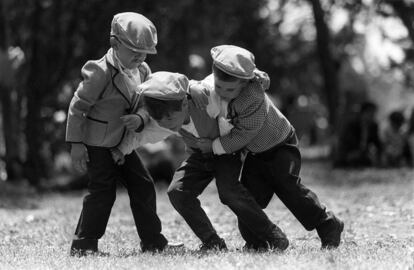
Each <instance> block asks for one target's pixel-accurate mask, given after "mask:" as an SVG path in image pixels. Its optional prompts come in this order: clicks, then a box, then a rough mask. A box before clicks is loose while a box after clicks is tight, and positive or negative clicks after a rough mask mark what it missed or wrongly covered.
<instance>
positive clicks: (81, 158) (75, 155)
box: [70, 143, 89, 173]
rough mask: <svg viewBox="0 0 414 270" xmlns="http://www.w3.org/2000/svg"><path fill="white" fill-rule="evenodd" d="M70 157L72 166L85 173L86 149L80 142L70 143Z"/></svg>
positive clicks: (87, 158) (87, 157)
mask: <svg viewBox="0 0 414 270" xmlns="http://www.w3.org/2000/svg"><path fill="white" fill-rule="evenodd" d="M70 155H71V157H72V164H73V167H74V168H75V169H76V170H77V171H79V172H81V173H85V172H86V170H87V168H88V167H87V164H86V163H87V162H89V156H88V151H87V149H86V147H85V145H83V144H81V143H72V149H71V151H70Z"/></svg>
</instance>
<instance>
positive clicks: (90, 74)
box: [66, 61, 107, 143]
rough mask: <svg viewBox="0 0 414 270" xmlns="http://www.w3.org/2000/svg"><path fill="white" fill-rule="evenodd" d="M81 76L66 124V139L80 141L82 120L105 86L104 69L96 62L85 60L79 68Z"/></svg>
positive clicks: (73, 141)
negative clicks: (80, 68)
mask: <svg viewBox="0 0 414 270" xmlns="http://www.w3.org/2000/svg"><path fill="white" fill-rule="evenodd" d="M81 74H82V77H83V80H82V82H81V83H80V84H79V86H78V88H77V89H76V91H75V94H74V96H73V98H72V100H71V102H70V105H69V110H68V120H67V126H66V141H67V142H70V143H82V142H83V137H84V122H85V119H86V116H87V115H88V113H89V111H90V109H91V108H92V106H93V105H95V103H96V101H97V100H98V99H99V98H100V96H101V95H102V93H103V91H104V90H105V87H106V84H107V82H106V74H105V71H104V70H103V69H102V67H100V66H99V65H98V64H97V63H96V62H93V61H89V62H87V63H86V64H85V65H84V67H83V68H82V70H81Z"/></svg>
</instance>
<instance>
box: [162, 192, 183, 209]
mask: <svg viewBox="0 0 414 270" xmlns="http://www.w3.org/2000/svg"><path fill="white" fill-rule="evenodd" d="M167 194H168V198H169V199H170V202H171V204H172V205H173V206H174V207H175V208H181V207H182V206H183V205H185V201H186V200H187V197H188V195H187V193H185V192H183V191H180V190H178V189H168V191H167Z"/></svg>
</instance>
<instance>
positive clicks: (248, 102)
mask: <svg viewBox="0 0 414 270" xmlns="http://www.w3.org/2000/svg"><path fill="white" fill-rule="evenodd" d="M228 118H230V119H231V123H232V124H233V125H234V128H233V129H232V130H231V132H230V133H229V134H227V135H225V136H222V137H220V143H221V144H222V146H223V148H224V150H225V151H226V153H232V152H235V151H238V150H240V149H242V148H246V149H247V150H249V151H250V152H254V153H259V152H263V151H266V150H269V149H270V148H272V147H274V146H276V145H277V144H279V143H281V142H283V141H284V140H285V139H286V138H287V136H288V135H289V134H290V133H291V131H292V129H293V127H292V125H291V124H290V123H289V121H288V120H287V119H286V117H285V116H284V115H283V114H282V113H281V112H280V111H279V110H278V109H277V108H276V106H275V105H274V104H273V102H272V101H271V100H270V98H269V97H268V96H267V94H265V92H264V90H263V89H262V87H261V85H260V83H259V82H258V81H256V80H252V81H251V82H250V83H249V84H248V85H247V86H246V87H245V89H243V90H242V91H241V92H240V95H239V96H238V97H237V98H235V99H234V100H232V101H231V102H230V103H229V107H228Z"/></svg>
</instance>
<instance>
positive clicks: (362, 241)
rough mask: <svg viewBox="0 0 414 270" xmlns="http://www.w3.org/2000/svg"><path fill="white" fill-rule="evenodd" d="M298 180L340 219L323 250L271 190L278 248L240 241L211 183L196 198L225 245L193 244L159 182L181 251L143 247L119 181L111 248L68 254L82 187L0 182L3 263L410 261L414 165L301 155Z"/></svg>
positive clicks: (140, 265)
mask: <svg viewBox="0 0 414 270" xmlns="http://www.w3.org/2000/svg"><path fill="white" fill-rule="evenodd" d="M302 178H303V183H305V185H307V186H309V187H311V188H312V189H313V190H314V191H315V192H316V193H317V194H318V196H319V197H320V199H321V201H322V202H323V203H324V204H325V205H326V206H327V207H328V208H329V209H332V210H333V211H334V212H335V213H337V214H338V215H339V216H340V217H341V218H342V219H343V220H344V221H345V233H344V239H343V242H342V245H341V247H340V248H339V249H337V250H334V251H321V250H320V249H319V247H320V242H319V239H318V237H317V234H316V232H315V231H312V232H308V231H306V230H304V229H303V227H301V226H300V224H299V223H298V222H297V221H296V220H295V219H294V217H293V216H292V215H291V214H290V213H289V212H288V211H287V210H286V209H285V207H284V206H283V205H282V204H281V203H280V201H279V200H278V199H277V198H276V197H275V198H274V199H273V201H272V202H271V205H270V206H269V207H268V209H266V212H267V213H268V215H269V216H270V217H271V219H272V220H273V221H275V222H277V224H278V225H279V226H280V227H281V228H282V229H283V230H284V231H285V232H286V233H287V235H288V237H289V239H290V240H291V245H290V247H289V248H288V250H287V251H286V252H284V253H283V254H276V253H271V252H268V253H246V252H242V251H239V250H238V249H239V248H240V247H242V245H243V244H244V242H243V241H242V239H241V237H240V234H239V233H238V231H237V229H236V220H235V217H234V215H233V214H232V213H231V212H230V211H229V209H227V208H226V207H224V206H223V205H221V204H220V203H219V201H218V197H217V194H216V193H215V188H214V185H210V186H209V187H208V189H207V190H206V192H205V194H203V195H202V196H201V200H202V204H203V206H204V208H205V209H206V212H207V213H208V215H209V216H210V217H211V220H212V222H213V224H214V225H215V226H216V229H217V231H218V232H219V234H220V236H221V237H223V238H225V240H226V242H227V244H228V246H229V248H230V250H229V251H228V252H225V253H210V254H205V255H203V254H199V253H198V252H196V250H197V248H198V245H199V244H200V243H199V241H198V240H197V239H196V238H195V236H194V234H193V233H192V232H191V231H190V229H189V228H188V226H187V225H186V224H185V223H184V221H183V219H182V218H181V217H180V216H179V215H178V214H177V213H176V212H175V211H174V210H173V208H172V206H171V205H170V203H169V201H168V199H167V197H166V194H165V187H158V212H159V215H160V217H161V220H162V223H163V232H164V234H165V235H166V236H167V238H168V239H170V240H174V241H175V240H178V241H182V242H184V243H185V245H186V248H187V249H186V250H185V251H183V252H181V253H179V254H168V253H161V254H155V255H151V254H141V253H140V251H139V239H138V236H137V234H136V231H135V227H134V223H133V219H132V214H131V210H130V208H129V200H128V197H127V195H126V193H125V192H124V191H123V189H121V190H119V192H118V197H117V201H116V203H115V206H114V208H113V211H112V214H111V217H110V220H109V224H108V227H107V230H106V234H105V236H104V237H103V238H102V240H101V241H100V249H101V250H102V251H105V252H109V253H110V256H108V257H87V258H71V257H69V256H68V250H69V245H70V241H71V237H72V234H73V231H74V229H75V225H76V222H77V219H78V215H79V213H80V210H81V205H82V196H83V195H84V193H82V192H77V193H69V194H68V193H65V194H58V193H52V194H43V195H36V194H35V193H33V192H22V191H19V189H16V188H13V187H11V186H9V185H6V184H5V183H1V184H0V195H1V200H0V239H1V240H0V269H100V270H102V269H169V270H172V269H414V195H413V194H414V171H412V170H408V169H401V170H371V169H370V170H362V171H341V170H334V171H331V170H330V169H329V167H328V166H327V165H324V164H323V163H305V164H304V166H303V169H302Z"/></svg>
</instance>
